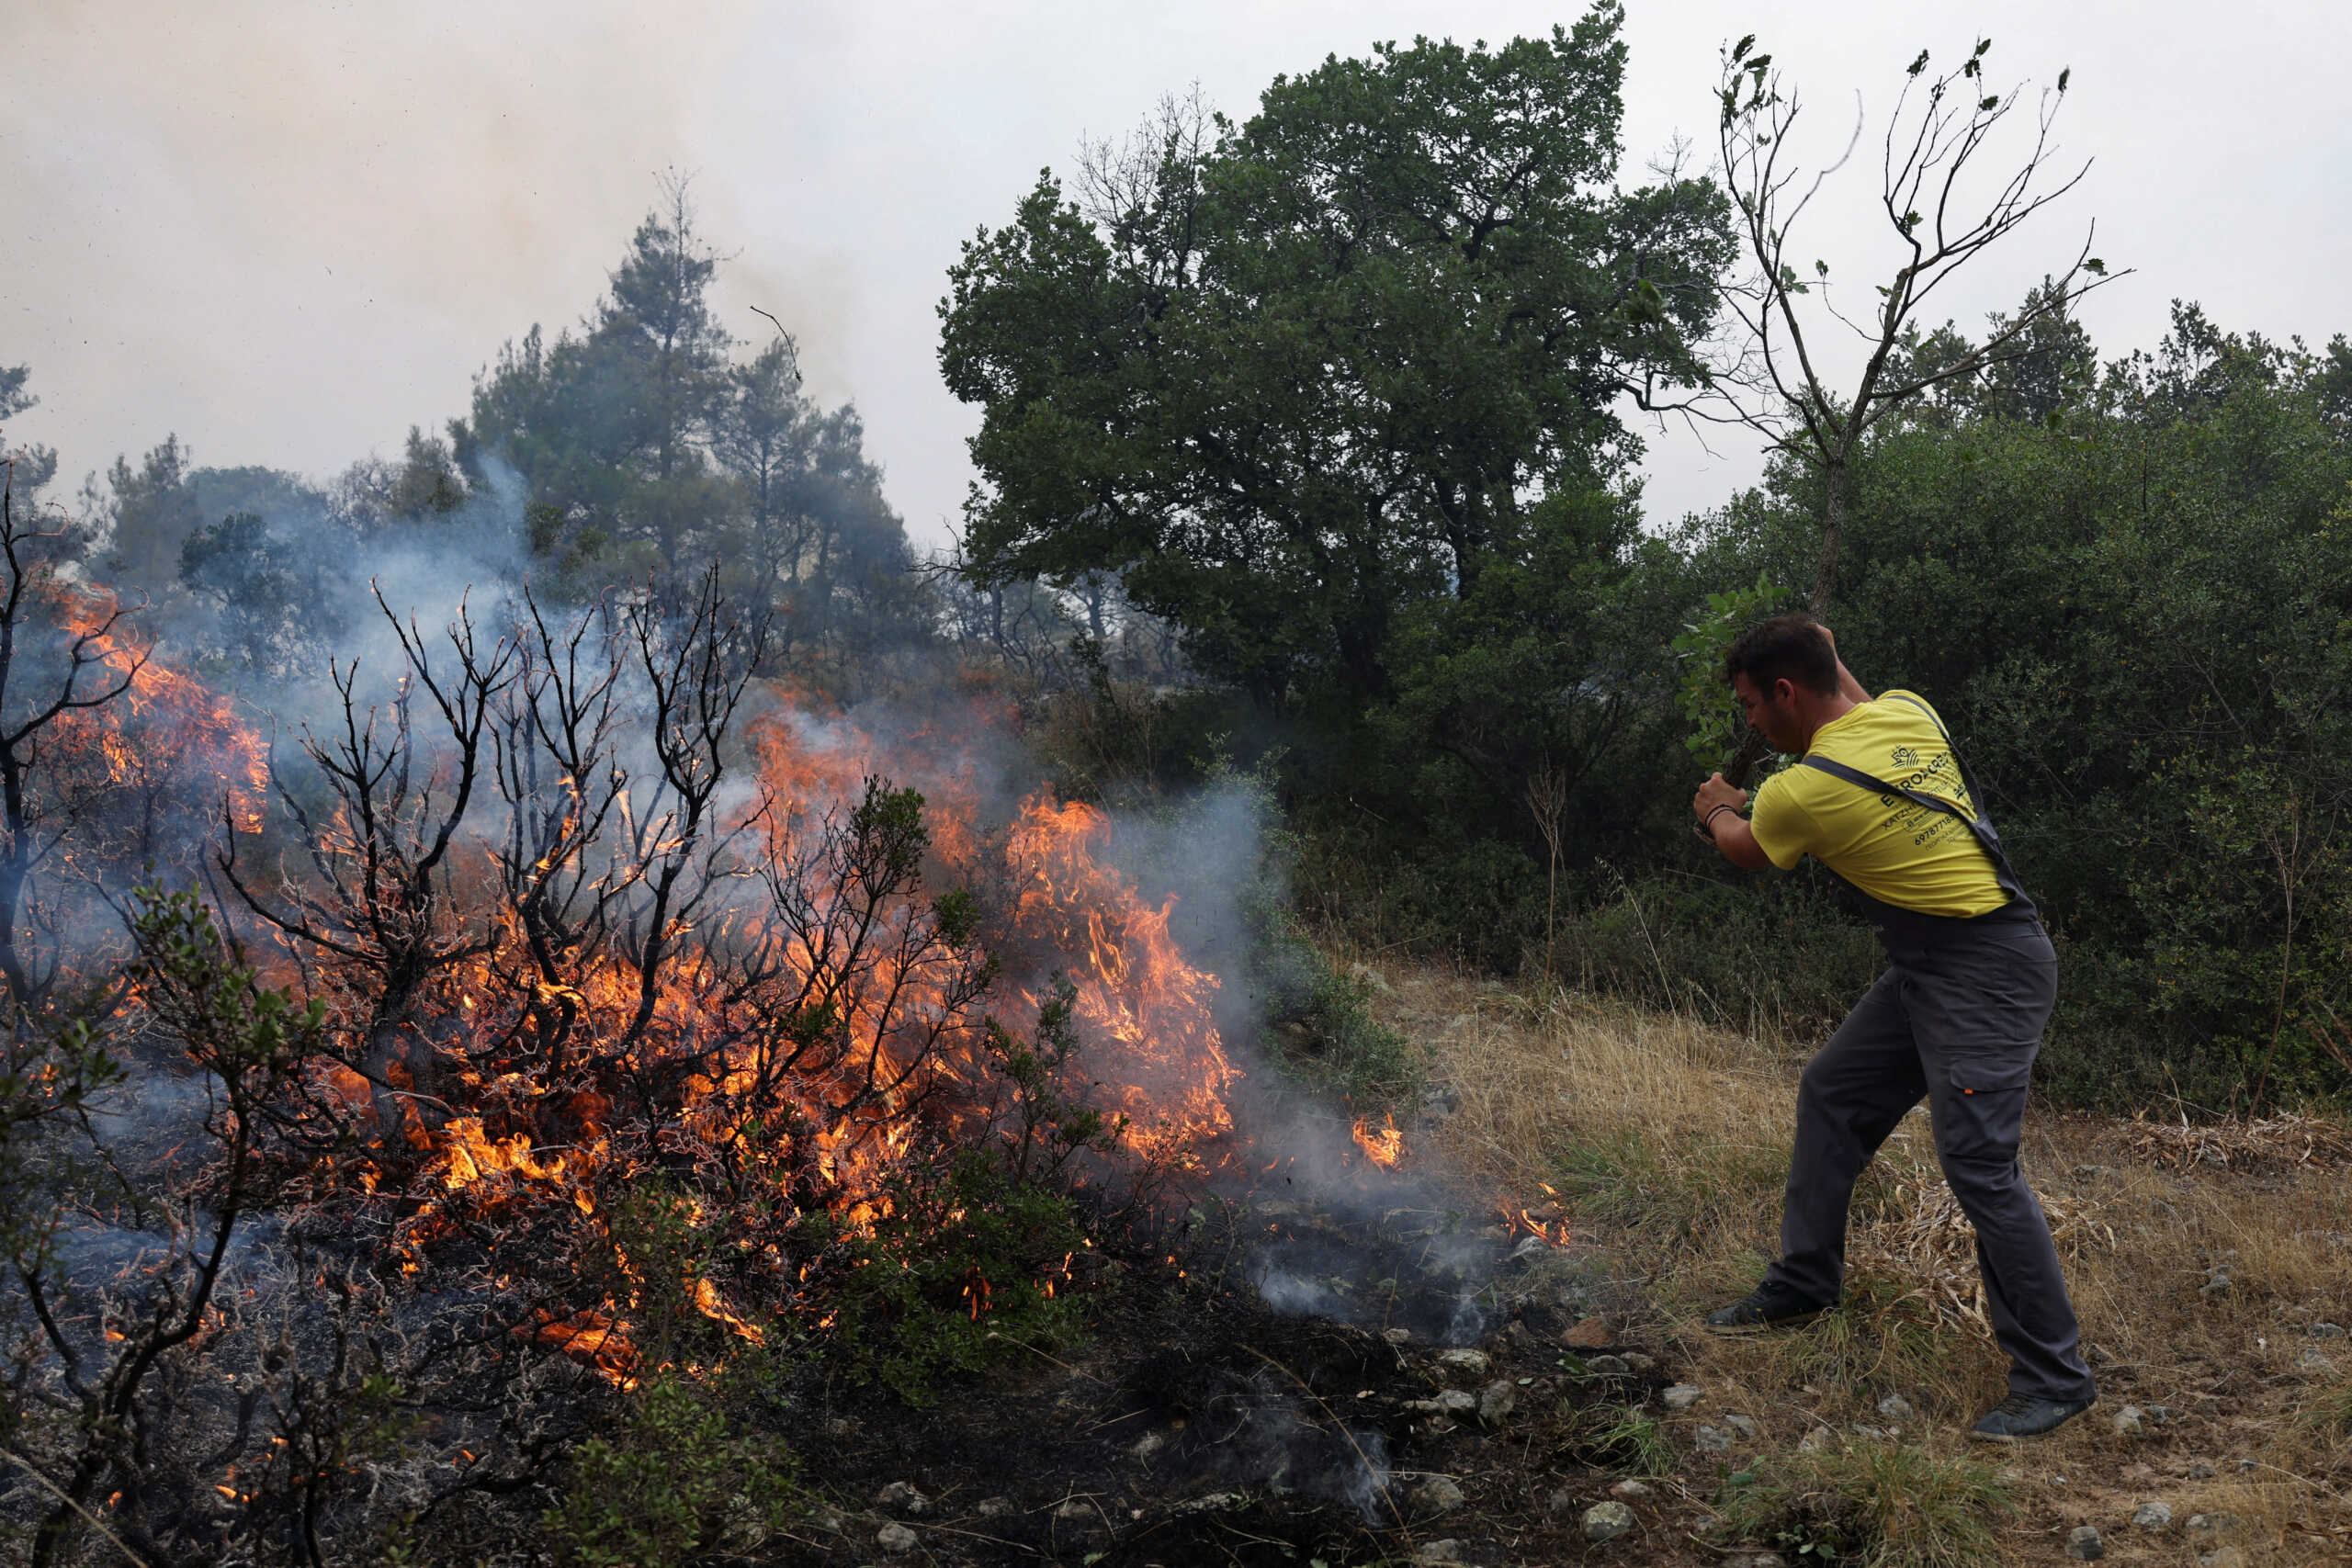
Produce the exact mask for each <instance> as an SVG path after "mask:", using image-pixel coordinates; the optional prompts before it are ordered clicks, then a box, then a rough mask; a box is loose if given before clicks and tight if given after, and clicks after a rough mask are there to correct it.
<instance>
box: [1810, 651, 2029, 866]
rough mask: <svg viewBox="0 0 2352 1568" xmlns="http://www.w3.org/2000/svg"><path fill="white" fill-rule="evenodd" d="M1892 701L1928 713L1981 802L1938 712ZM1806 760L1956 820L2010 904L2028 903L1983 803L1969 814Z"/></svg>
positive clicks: (1894, 696)
mask: <svg viewBox="0 0 2352 1568" xmlns="http://www.w3.org/2000/svg"><path fill="white" fill-rule="evenodd" d="M1889 699H1890V700H1892V701H1894V702H1901V703H1909V704H1910V705H1912V706H1913V707H1916V708H1917V709H1918V710H1919V711H1920V712H1921V713H1924V714H1926V715H1927V716H1928V718H1929V719H1930V720H1931V721H1932V722H1933V723H1934V724H1935V727H1936V731H1937V733H1938V734H1939V735H1941V736H1942V737H1943V741H1944V750H1945V753H1946V755H1948V756H1950V757H1951V760H1952V766H1953V767H1954V768H1955V769H1957V770H1958V771H1959V773H1960V783H1961V787H1962V788H1963V789H1965V790H1966V791H1968V798H1969V799H1970V800H1972V801H1975V802H1979V803H1981V802H1982V801H1983V799H1984V796H1983V795H1979V794H1977V793H1976V784H1975V783H1974V781H1973V780H1972V779H1970V778H1969V776H1968V767H1967V764H1965V763H1963V762H1962V761H1961V760H1960V752H1959V750H1958V749H1957V748H1955V747H1954V746H1953V745H1952V743H1951V731H1950V730H1948V729H1946V728H1944V724H1943V720H1942V719H1940V718H1938V717H1937V716H1936V712H1935V710H1934V709H1933V708H1930V707H1929V706H1928V705H1927V704H1925V703H1923V702H1919V701H1917V699H1915V698H1912V697H1907V696H1905V695H1903V694H1900V693H1891V694H1889ZM1803 761H1804V766H1806V767H1808V768H1817V769H1819V770H1820V771H1821V772H1823V773H1827V774H1828V775H1829V776H1830V777H1832V778H1839V779H1844V780H1845V781H1846V782H1847V783H1848V784H1856V785H1859V786H1860V787H1861V788H1863V789H1866V790H1869V791H1871V793H1872V794H1874V795H1901V796H1902V797H1903V798H1904V799H1905V800H1907V801H1909V802H1911V803H1912V804H1913V805H1914V806H1922V807H1927V808H1928V810H1930V811H1940V812H1942V813H1943V814H1944V815H1945V816H1947V817H1950V818H1954V819H1955V820H1957V821H1958V822H1959V823H1960V824H1961V825H1962V827H1964V828H1966V829H1968V830H1969V832H1970V833H1971V834H1972V835H1973V837H1974V838H1975V840H1976V842H1977V844H1978V845H1979V847H1981V848H1982V849H1983V850H1984V852H1985V859H1987V860H1989V861H1991V862H1992V863H1993V879H1994V880H1995V881H1996V882H1997V883H1999V884H2000V886H2001V891H2002V892H2004V893H2006V894H2007V895H2008V896H2009V901H2010V902H2011V903H2013V904H2016V903H2024V902H2026V897H2025V887H2024V885H2023V884H2021V883H2019V882H2018V874H2017V872H2016V871H2015V870H2014V869H2012V868H2011V867H2010V865H2009V857H2008V855H2007V852H2004V851H2003V850H2002V848H2001V835H2000V833H1999V832H1998V831H1996V829H1994V827H1993V819H1992V818H1990V817H1988V816H1986V815H1985V808H1984V807H1983V805H1982V804H1979V805H1978V806H1977V807H1976V809H1975V810H1974V811H1973V813H1972V812H1967V811H1963V810H1962V809H1961V808H1960V807H1957V806H1955V805H1953V804H1952V803H1951V801H1949V800H1946V799H1944V798H1943V796H1941V795H1929V794H1928V793H1927V792H1926V791H1925V790H1917V789H1910V788H1906V787H1905V786H1904V785H1902V784H1889V783H1888V782H1887V781H1886V780H1884V779H1882V778H1879V777H1877V776H1875V775H1873V774H1871V773H1864V772H1862V770H1861V769H1860V768H1851V767H1848V766H1847V765H1846V764H1845V763H1843V762H1838V761H1831V760H1830V759H1829V758H1827V757H1814V756H1807V757H1805V758H1804V759H1803Z"/></svg>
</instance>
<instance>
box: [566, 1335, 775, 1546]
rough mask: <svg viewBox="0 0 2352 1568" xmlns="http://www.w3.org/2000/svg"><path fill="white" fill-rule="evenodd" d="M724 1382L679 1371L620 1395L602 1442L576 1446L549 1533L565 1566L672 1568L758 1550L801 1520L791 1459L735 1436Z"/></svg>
mask: <svg viewBox="0 0 2352 1568" xmlns="http://www.w3.org/2000/svg"><path fill="white" fill-rule="evenodd" d="M723 1381H724V1380H723V1379H722V1380H714V1381H713V1382H698V1381H697V1380H696V1379H695V1377H693V1376H690V1375H688V1374H686V1373H684V1372H679V1371H665V1372H661V1373H657V1374H655V1375H654V1376H652V1377H650V1378H649V1379H648V1380H647V1381H646V1382H644V1383H643V1384H642V1385H640V1386H639V1387H638V1388H637V1389H635V1390H633V1391H631V1392H630V1393H628V1394H627V1395H624V1396H622V1397H623V1403H622V1406H621V1412H620V1416H619V1418H618V1419H617V1421H616V1423H615V1424H614V1429H613V1431H612V1433H611V1435H610V1436H609V1437H607V1436H598V1437H594V1438H590V1439H589V1440H588V1441H587V1442H585V1443H582V1445H581V1446H580V1448H579V1449H578V1450H577V1451H575V1452H574V1453H573V1454H572V1456H571V1463H570V1465H569V1466H568V1468H567V1471H566V1473H565V1476H564V1481H563V1485H562V1489H561V1491H560V1495H559V1496H558V1499H557V1502H556V1505H555V1506H554V1507H552V1508H550V1509H549V1510H548V1513H547V1515H546V1518H545V1523H546V1526H547V1532H548V1545H549V1546H550V1547H551V1548H552V1549H553V1550H554V1552H555V1555H556V1558H557V1560H558V1561H559V1562H562V1563H565V1564H567V1565H569V1568H673V1565H675V1564H680V1563H685V1562H694V1561H695V1560H696V1559H698V1558H702V1557H706V1556H708V1555H710V1554H712V1553H713V1552H716V1551H720V1550H722V1549H725V1550H729V1551H737V1552H741V1551H748V1550H751V1549H752V1548H755V1547H757V1546H758V1545H759V1544H761V1543H762V1542H763V1541H764V1540H767V1539H768V1538H770V1537H772V1536H773V1535H774V1534H775V1532H776V1531H778V1530H780V1529H784V1528H785V1527H786V1525H788V1524H789V1523H790V1522H791V1520H792V1517H793V1515H794V1513H795V1512H797V1492H796V1489H795V1487H794V1485H793V1479H792V1477H793V1469H794V1466H793V1461H792V1456H791V1455H790V1454H789V1453H788V1452H787V1451H786V1450H785V1449H784V1447H783V1446H782V1444H780V1443H778V1442H777V1441H775V1439H774V1438H769V1437H767V1436H765V1435H763V1434H744V1433H739V1432H737V1431H735V1430H734V1429H733V1426H732V1424H731V1423H730V1422H729V1418H728V1416H727V1414H726V1412H725V1409H724V1408H723V1404H724V1402H723V1397H722V1394H721V1392H720V1385H721V1384H723Z"/></svg>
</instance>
